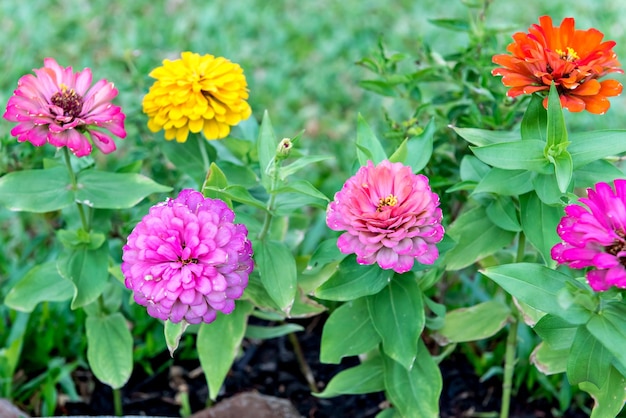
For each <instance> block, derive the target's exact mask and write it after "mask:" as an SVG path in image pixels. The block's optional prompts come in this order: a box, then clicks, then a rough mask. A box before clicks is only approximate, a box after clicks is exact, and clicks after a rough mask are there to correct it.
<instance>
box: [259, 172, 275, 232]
mask: <svg viewBox="0 0 626 418" xmlns="http://www.w3.org/2000/svg"><path fill="white" fill-rule="evenodd" d="M278 168H279V167H278V163H277V162H274V172H273V173H272V175H273V177H272V186H271V188H270V190H268V192H269V194H270V198H269V199H268V201H267V206H266V211H265V218H264V219H263V226H262V227H261V231H260V232H259V235H258V237H257V238H258V239H259V241H263V239H264V238H265V236H266V235H267V233H268V232H269V230H270V225H271V223H272V218H273V215H272V212H273V211H274V204H275V203H276V193H274V190H276V189H277V188H278V177H279V175H278V174H279V173H278Z"/></svg>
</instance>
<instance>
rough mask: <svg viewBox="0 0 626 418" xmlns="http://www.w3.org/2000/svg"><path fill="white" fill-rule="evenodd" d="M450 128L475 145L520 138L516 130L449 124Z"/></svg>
mask: <svg viewBox="0 0 626 418" xmlns="http://www.w3.org/2000/svg"><path fill="white" fill-rule="evenodd" d="M451 128H452V129H454V132H456V133H457V135H459V136H460V137H461V138H463V139H464V140H466V141H467V142H469V143H470V144H472V145H475V146H477V147H482V146H485V145H492V144H499V143H502V142H517V141H519V140H520V134H519V133H516V132H508V131H506V132H501V131H492V130H488V129H476V128H457V127H456V126H451ZM533 139H538V138H533Z"/></svg>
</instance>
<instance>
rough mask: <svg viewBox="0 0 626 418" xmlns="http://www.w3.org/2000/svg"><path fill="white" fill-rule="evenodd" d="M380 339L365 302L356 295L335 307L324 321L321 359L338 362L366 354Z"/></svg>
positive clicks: (333, 362) (323, 361) (326, 361)
mask: <svg viewBox="0 0 626 418" xmlns="http://www.w3.org/2000/svg"><path fill="white" fill-rule="evenodd" d="M379 342H380V336H379V335H378V333H377V332H376V328H374V324H372V320H371V318H370V315H369V311H368V309H367V302H366V300H365V298H358V299H355V300H353V301H350V302H346V303H344V304H343V305H341V306H340V307H339V308H337V309H335V310H334V311H333V313H332V314H330V316H329V317H328V319H327V320H326V322H325V323H324V329H323V331H322V342H321V349H320V361H321V362H322V363H332V364H339V363H341V359H342V358H343V357H347V356H355V355H358V354H362V353H366V352H367V351H369V350H371V349H372V348H374V347H376V345H378V343H379Z"/></svg>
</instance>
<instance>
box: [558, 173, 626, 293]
mask: <svg viewBox="0 0 626 418" xmlns="http://www.w3.org/2000/svg"><path fill="white" fill-rule="evenodd" d="M614 184H615V191H613V189H612V188H611V186H610V185H608V184H607V183H598V184H596V186H595V190H593V189H588V190H587V198H581V199H580V202H581V203H583V204H585V205H586V206H587V207H586V208H585V207H583V206H580V205H576V204H573V205H568V206H566V207H565V214H566V216H565V217H563V219H561V222H560V223H559V225H558V227H557V233H558V234H559V236H560V237H561V239H563V242H561V243H559V244H557V245H555V246H554V247H553V248H552V258H553V259H555V260H556V261H557V262H558V263H560V264H568V265H569V267H571V268H575V269H582V268H586V267H592V268H591V269H590V270H588V271H587V280H588V281H589V285H590V286H591V288H592V289H593V290H595V291H603V290H607V289H609V288H610V287H611V286H616V287H620V288H626V180H615V182H614Z"/></svg>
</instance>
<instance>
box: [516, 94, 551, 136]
mask: <svg viewBox="0 0 626 418" xmlns="http://www.w3.org/2000/svg"><path fill="white" fill-rule="evenodd" d="M547 130H548V112H547V111H546V108H545V107H543V96H541V95H539V94H533V95H532V97H531V99H530V103H528V107H527V108H526V112H524V118H523V119H522V126H521V134H522V139H523V140H528V139H538V140H541V141H543V142H545V141H546V133H547Z"/></svg>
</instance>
